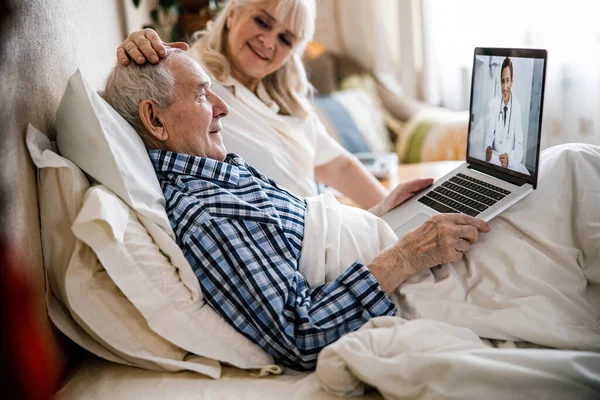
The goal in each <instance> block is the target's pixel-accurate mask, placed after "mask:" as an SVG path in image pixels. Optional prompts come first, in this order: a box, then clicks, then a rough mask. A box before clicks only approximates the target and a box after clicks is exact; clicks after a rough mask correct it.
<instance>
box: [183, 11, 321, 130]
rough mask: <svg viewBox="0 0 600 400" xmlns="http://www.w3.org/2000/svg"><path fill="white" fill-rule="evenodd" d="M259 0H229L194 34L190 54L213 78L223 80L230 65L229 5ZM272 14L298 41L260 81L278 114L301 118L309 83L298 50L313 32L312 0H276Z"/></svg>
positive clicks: (307, 106)
mask: <svg viewBox="0 0 600 400" xmlns="http://www.w3.org/2000/svg"><path fill="white" fill-rule="evenodd" d="M263 1H265V0H230V1H229V2H228V3H227V4H226V5H225V7H224V8H223V10H222V11H221V13H220V14H219V15H218V16H217V18H216V19H215V20H214V21H212V22H209V23H208V26H207V28H206V30H203V31H198V32H196V33H195V34H194V40H195V42H194V43H193V44H192V47H191V49H190V55H191V56H193V57H197V56H199V57H200V58H201V59H202V63H203V64H204V65H206V67H207V68H208V69H209V70H210V72H211V73H212V74H213V75H214V76H215V78H216V79H217V80H219V81H221V82H223V81H225V80H226V79H227V78H229V76H230V75H231V66H230V64H229V61H228V60H227V58H226V56H225V49H226V46H227V33H228V32H227V28H226V26H227V25H226V22H227V15H229V13H230V12H231V10H232V9H233V8H240V7H244V6H245V5H246V4H247V3H259V2H263ZM275 14H276V15H275V18H277V20H279V21H285V22H287V23H288V24H289V26H290V30H291V31H292V32H293V33H294V34H295V35H296V37H297V38H298V40H299V41H300V42H299V43H298V46H297V47H296V49H295V50H294V53H293V54H292V56H291V57H290V59H289V60H288V61H287V62H286V63H285V64H284V65H283V66H282V67H281V68H279V69H278V70H277V71H275V72H273V73H272V74H270V75H268V76H266V77H265V78H264V79H263V84H264V85H265V89H266V90H267V92H268V93H269V95H270V96H271V97H272V98H273V100H274V101H275V102H276V103H277V104H278V105H279V108H280V110H281V111H280V112H281V113H282V114H287V115H293V116H296V117H298V118H302V119H304V118H306V117H307V116H308V114H309V113H310V110H311V108H310V103H309V101H308V99H307V96H308V95H309V94H310V90H311V88H312V86H311V85H310V83H309V82H308V78H307V77H306V69H305V68H304V64H303V63H302V53H303V52H304V49H305V48H306V45H307V44H308V42H309V41H310V40H312V37H313V35H314V32H315V20H316V5H315V0H280V2H279V4H278V5H277V9H276V11H275ZM196 59H197V58H196Z"/></svg>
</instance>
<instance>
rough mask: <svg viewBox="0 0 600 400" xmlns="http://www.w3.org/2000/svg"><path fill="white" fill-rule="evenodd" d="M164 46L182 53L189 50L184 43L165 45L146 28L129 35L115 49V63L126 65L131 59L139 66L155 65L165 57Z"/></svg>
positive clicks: (154, 33)
mask: <svg viewBox="0 0 600 400" xmlns="http://www.w3.org/2000/svg"><path fill="white" fill-rule="evenodd" d="M165 46H169V47H175V48H177V49H181V50H184V51H187V50H188V49H189V48H190V46H189V45H188V44H187V43H185V42H171V43H165V42H163V41H162V39H161V38H160V36H158V33H156V31H154V30H153V29H150V28H146V29H142V30H141V31H135V32H132V33H130V34H129V36H127V39H125V41H124V42H123V43H121V44H120V45H119V47H117V61H118V62H119V63H120V64H123V65H128V64H129V59H130V58H131V59H132V60H134V61H135V62H136V63H138V64H140V65H142V64H144V63H145V62H146V61H149V62H150V63H152V64H156V63H157V62H158V61H159V60H160V59H161V58H163V57H164V56H166V54H167V53H166V49H165Z"/></svg>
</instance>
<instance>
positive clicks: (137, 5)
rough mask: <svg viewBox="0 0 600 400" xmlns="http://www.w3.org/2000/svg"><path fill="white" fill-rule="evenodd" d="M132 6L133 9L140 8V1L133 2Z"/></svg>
mask: <svg viewBox="0 0 600 400" xmlns="http://www.w3.org/2000/svg"><path fill="white" fill-rule="evenodd" d="M133 5H134V6H135V8H140V0H133Z"/></svg>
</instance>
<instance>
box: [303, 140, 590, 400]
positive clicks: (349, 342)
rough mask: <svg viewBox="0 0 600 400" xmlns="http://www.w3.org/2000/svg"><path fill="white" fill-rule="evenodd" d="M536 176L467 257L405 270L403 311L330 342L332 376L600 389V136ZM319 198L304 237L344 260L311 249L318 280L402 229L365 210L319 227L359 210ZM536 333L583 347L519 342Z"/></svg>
mask: <svg viewBox="0 0 600 400" xmlns="http://www.w3.org/2000/svg"><path fill="white" fill-rule="evenodd" d="M538 182H539V184H538V189H537V190H535V191H534V193H533V194H531V195H530V196H528V197H527V198H526V199H524V200H523V201H521V202H520V203H518V204H516V205H515V206H513V207H511V208H510V209H509V210H507V211H506V212H504V213H503V214H501V215H500V216H498V217H496V218H495V219H494V220H493V221H491V222H490V226H491V227H492V232H490V233H488V234H484V235H481V237H480V240H479V242H478V243H477V244H476V245H474V246H473V247H472V248H471V250H470V251H469V252H467V253H466V254H465V257H464V258H463V259H462V260H461V261H459V262H457V263H453V264H445V265H442V266H439V267H437V268H434V269H432V270H430V271H426V272H424V273H422V274H421V275H419V276H415V277H413V278H411V279H410V281H409V282H405V283H404V284H403V285H402V286H401V287H400V289H399V290H398V291H397V292H396V293H395V295H394V301H395V302H396V304H397V306H398V310H399V313H398V316H399V317H401V318H378V319H375V320H373V321H372V322H371V323H369V324H367V326H365V327H364V328H363V329H361V330H359V331H358V332H355V333H353V334H351V335H346V336H345V337H343V338H342V339H340V340H339V341H338V342H337V343H335V344H333V345H332V346H329V347H328V348H326V349H325V350H324V351H323V352H322V353H321V355H320V358H319V363H318V367H317V374H318V375H319V377H320V379H321V381H322V384H323V386H324V387H325V388H327V389H328V390H330V391H333V392H335V393H353V392H355V391H356V390H358V391H360V390H362V389H361V388H362V386H361V385H360V384H358V382H361V381H362V382H366V383H368V384H369V385H371V386H375V387H377V388H378V389H379V390H380V391H381V392H382V394H384V396H386V397H389V398H399V397H402V398H405V397H406V398H411V397H425V398H427V397H430V398H438V397H446V398H481V397H483V396H484V394H485V396H486V397H492V398H507V397H509V396H510V397H511V398H515V397H519V395H521V396H523V397H529V396H530V395H531V394H536V397H539V398H550V397H554V398H564V397H565V395H566V394H569V395H581V396H583V397H586V395H589V394H590V393H593V390H596V391H597V392H596V395H600V354H598V352H600V148H598V147H595V146H585V145H567V146H560V147H555V148H551V149H548V150H546V151H544V152H543V153H542V156H541V161H540V174H539V181H538ZM321 203H322V205H321V206H318V205H317V206H315V205H314V204H312V205H311V203H310V202H309V203H308V210H309V212H308V217H307V220H306V232H305V243H304V246H306V247H304V248H305V249H308V248H312V247H309V246H315V247H320V248H326V249H335V248H336V246H337V248H340V249H341V250H339V254H342V256H340V257H338V259H339V260H343V261H344V262H345V264H336V263H335V262H332V261H331V260H335V258H334V259H331V260H330V259H327V260H326V261H328V262H325V263H324V264H319V265H320V266H321V267H320V268H317V267H315V265H316V264H314V263H312V262H310V261H314V256H313V257H312V260H311V257H305V258H304V259H301V271H302V272H303V273H305V272H306V274H307V278H309V282H311V279H316V280H315V281H314V283H319V279H323V277H325V279H326V280H330V279H328V278H329V277H330V276H334V277H335V276H337V275H335V274H336V272H337V273H338V274H339V272H340V269H341V268H344V266H345V267H347V266H348V265H350V264H348V263H347V261H348V259H349V258H350V259H351V258H352V257H353V256H356V257H357V258H358V259H360V260H361V261H363V262H364V263H368V262H369V261H370V258H369V257H371V258H372V257H373V256H374V255H375V254H377V252H378V251H379V250H380V249H381V248H385V247H386V246H387V245H389V243H390V241H393V240H394V239H395V238H394V237H393V236H392V235H393V232H392V233H391V234H390V233H389V231H386V229H385V228H382V227H381V226H380V223H379V222H378V221H377V220H376V219H372V222H371V224H372V225H373V228H375V231H376V232H378V234H377V235H373V234H372V233H369V229H365V226H367V225H368V224H369V222H368V221H369V219H370V217H368V216H366V215H365V214H362V213H359V214H358V215H359V218H357V219H356V220H357V221H359V222H358V223H357V224H356V226H352V224H350V225H348V224H347V223H345V224H344V225H343V226H342V227H341V228H340V229H341V230H342V231H344V232H342V233H340V234H338V235H331V234H329V235H325V234H319V233H318V232H324V230H323V229H322V228H323V227H322V226H321V229H317V228H318V227H319V224H323V223H327V222H326V221H329V220H332V221H336V220H338V219H340V218H341V219H343V220H344V221H345V222H347V221H350V220H352V218H350V217H349V215H348V214H349V213H350V214H351V213H354V211H349V210H347V209H346V208H344V207H343V206H342V207H339V209H338V210H337V211H336V209H335V208H332V207H331V206H328V204H329V203H328V200H326V199H324V200H321ZM323 204H324V205H323ZM336 213H337V214H336ZM330 217H331V218H330ZM323 221H325V222H323ZM370 232H373V230H371V231H370ZM336 238H337V239H336ZM340 238H342V239H343V240H340ZM335 240H338V242H337V243H335V242H334V241H335ZM365 243H368V245H366V246H365ZM377 243H379V244H380V246H379V248H378V246H377ZM358 247H361V250H359V249H358ZM363 248H366V249H367V250H368V251H367V252H365V251H363V250H362V249H363ZM336 254H337V253H336ZM303 257H304V255H303ZM311 283H313V282H311ZM407 320H411V321H410V322H407ZM479 338H484V339H494V340H493V341H489V340H485V341H482V340H481V339H479ZM491 344H494V345H495V346H496V347H497V346H498V345H499V344H501V345H502V347H513V349H506V348H503V349H498V348H493V347H491V346H490V345H491ZM534 345H537V346H543V347H549V348H555V349H569V350H576V351H564V350H563V351H558V350H540V349H536V350H532V349H528V350H525V349H517V348H516V346H519V347H523V346H527V347H531V346H534ZM593 352H596V353H595V354H594V353H593ZM593 388H595V389H593ZM592 397H593V396H592Z"/></svg>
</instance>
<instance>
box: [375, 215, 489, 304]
mask: <svg viewBox="0 0 600 400" xmlns="http://www.w3.org/2000/svg"><path fill="white" fill-rule="evenodd" d="M489 231H490V227H489V225H488V224H486V223H485V222H484V221H483V220H481V219H478V218H473V217H471V216H468V215H464V214H438V215H435V216H433V217H431V218H430V219H429V220H428V221H427V222H425V223H424V224H423V225H421V226H420V227H418V228H415V229H413V230H412V231H410V232H408V233H407V234H405V235H404V236H402V237H401V238H400V239H399V240H398V241H397V242H396V243H395V244H394V245H393V246H391V247H388V248H387V249H385V250H383V251H382V252H381V253H379V254H378V255H377V257H375V258H374V259H373V261H371V263H370V264H369V265H368V268H369V270H370V271H371V273H372V274H373V276H374V277H375V279H377V282H378V283H379V285H380V287H381V289H382V290H383V291H385V292H386V293H387V294H388V295H389V294H391V293H392V292H393V291H394V290H396V288H398V286H400V284H401V283H402V282H404V281H405V280H406V279H408V278H409V277H410V276H412V275H414V274H416V273H418V272H419V271H422V270H425V269H428V268H431V267H434V266H436V265H440V264H444V263H449V262H454V261H458V260H460V259H461V258H462V256H463V254H464V253H465V252H466V251H467V250H469V248H470V247H471V245H472V244H473V243H475V242H476V241H477V240H478V239H479V232H489Z"/></svg>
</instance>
